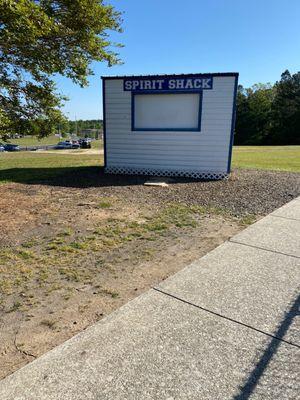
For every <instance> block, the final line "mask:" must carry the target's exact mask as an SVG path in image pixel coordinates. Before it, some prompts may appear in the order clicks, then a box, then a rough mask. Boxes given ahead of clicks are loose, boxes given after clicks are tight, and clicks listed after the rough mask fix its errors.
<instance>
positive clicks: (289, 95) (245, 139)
mask: <svg viewBox="0 0 300 400" xmlns="http://www.w3.org/2000/svg"><path fill="white" fill-rule="evenodd" d="M235 144H245V145H268V144H273V145H285V144H300V72H298V73H296V74H294V75H291V74H290V73H289V71H285V72H284V73H283V74H282V75H281V79H280V81H278V82H276V83H275V84H274V85H270V84H256V85H254V86H252V87H251V88H248V89H245V88H243V86H239V88H238V94H237V119H236V129H235Z"/></svg>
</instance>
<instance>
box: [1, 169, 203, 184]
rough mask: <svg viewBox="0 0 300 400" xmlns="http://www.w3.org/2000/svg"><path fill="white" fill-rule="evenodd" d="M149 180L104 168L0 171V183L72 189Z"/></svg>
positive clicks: (182, 181) (169, 179) (171, 179)
mask: <svg viewBox="0 0 300 400" xmlns="http://www.w3.org/2000/svg"><path fill="white" fill-rule="evenodd" d="M149 179H155V178H154V177H150V176H146V175H117V174H116V175H115V174H105V173H104V167H67V168H11V169H7V170H1V171H0V183H1V182H2V183H3V182H15V183H25V184H32V185H34V184H36V185H49V186H64V187H73V188H88V187H106V186H132V185H142V184H143V183H144V182H145V181H147V180H149ZM159 180H161V181H164V182H166V181H168V182H172V183H187V182H197V181H200V179H193V178H173V177H172V178H168V177H161V178H160V179H159ZM201 181H202V182H204V181H207V180H204V179H202V180H201Z"/></svg>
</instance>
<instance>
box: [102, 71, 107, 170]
mask: <svg viewBox="0 0 300 400" xmlns="http://www.w3.org/2000/svg"><path fill="white" fill-rule="evenodd" d="M102 102H103V145H104V168H106V164H107V155H106V154H107V153H106V115H105V79H103V78H102Z"/></svg>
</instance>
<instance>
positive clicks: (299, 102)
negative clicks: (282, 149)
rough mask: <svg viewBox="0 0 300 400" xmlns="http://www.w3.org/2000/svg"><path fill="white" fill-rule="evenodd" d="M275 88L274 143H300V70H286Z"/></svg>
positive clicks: (273, 112) (273, 109)
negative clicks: (293, 72)
mask: <svg viewBox="0 0 300 400" xmlns="http://www.w3.org/2000/svg"><path fill="white" fill-rule="evenodd" d="M274 90H275V97H274V101H273V104H272V143H273V144H294V145H296V144H300V72H297V73H296V74H294V75H291V74H290V72H289V71H288V70H286V71H285V72H284V73H283V74H282V75H281V80H280V81H278V82H276V83H275V86H274Z"/></svg>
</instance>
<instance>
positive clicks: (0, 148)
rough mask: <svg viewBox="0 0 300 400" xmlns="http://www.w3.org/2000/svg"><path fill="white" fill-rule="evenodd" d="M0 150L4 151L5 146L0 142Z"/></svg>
mask: <svg viewBox="0 0 300 400" xmlns="http://www.w3.org/2000/svg"><path fill="white" fill-rule="evenodd" d="M2 151H5V147H4V145H3V144H2V143H0V153H1V152H2Z"/></svg>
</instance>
